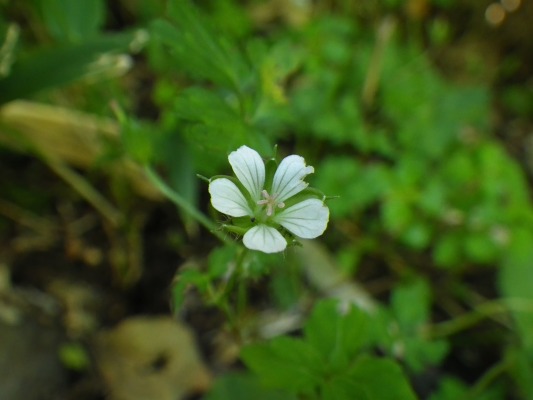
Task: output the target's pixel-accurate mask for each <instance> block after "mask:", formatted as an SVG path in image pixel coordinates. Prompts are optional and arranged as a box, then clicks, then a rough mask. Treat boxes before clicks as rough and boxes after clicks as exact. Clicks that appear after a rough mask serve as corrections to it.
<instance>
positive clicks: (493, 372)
mask: <svg viewBox="0 0 533 400" xmlns="http://www.w3.org/2000/svg"><path fill="white" fill-rule="evenodd" d="M511 365H512V363H511V362H510V360H509V359H504V360H502V361H500V362H499V363H497V364H495V365H493V366H492V368H490V369H489V370H488V371H487V372H486V373H485V374H483V376H482V377H481V378H479V379H478V380H477V382H476V383H475V384H474V386H472V387H471V388H470V390H469V391H468V393H467V394H466V395H465V396H463V397H462V398H461V400H473V399H477V398H478V397H479V395H480V394H481V393H483V392H484V391H485V390H486V389H487V388H488V387H489V385H490V384H491V383H492V382H494V380H496V378H498V376H500V375H503V374H504V373H505V372H506V371H507V370H508V369H509V368H510V367H511Z"/></svg>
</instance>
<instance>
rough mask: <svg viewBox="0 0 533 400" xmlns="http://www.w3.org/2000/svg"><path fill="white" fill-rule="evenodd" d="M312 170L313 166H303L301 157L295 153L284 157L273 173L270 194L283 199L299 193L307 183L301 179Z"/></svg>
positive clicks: (303, 162)
mask: <svg viewBox="0 0 533 400" xmlns="http://www.w3.org/2000/svg"><path fill="white" fill-rule="evenodd" d="M314 171H315V169H314V168H313V167H311V166H308V167H306V166H305V160H304V158H303V157H300V156H296V155H292V156H288V157H285V158H284V159H283V160H282V161H281V163H280V164H279V166H278V169H277V170H276V173H275V174H274V182H273V184H272V194H273V195H274V194H275V195H277V197H276V200H277V201H284V200H286V199H288V198H289V197H292V196H294V195H295V194H297V193H300V192H301V191H302V190H304V189H305V188H306V187H307V185H308V184H307V183H306V182H304V181H303V179H304V178H305V176H306V175H308V174H312V173H313V172H314Z"/></svg>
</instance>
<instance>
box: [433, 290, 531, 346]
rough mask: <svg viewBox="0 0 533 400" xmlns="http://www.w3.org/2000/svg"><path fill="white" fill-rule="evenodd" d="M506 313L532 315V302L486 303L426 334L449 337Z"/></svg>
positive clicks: (434, 337)
mask: <svg viewBox="0 0 533 400" xmlns="http://www.w3.org/2000/svg"><path fill="white" fill-rule="evenodd" d="M508 312H529V313H533V301H531V300H528V299H520V298H509V299H501V300H495V301H488V302H486V303H483V304H481V305H479V306H478V307H476V308H475V309H474V310H473V311H472V312H469V313H466V314H463V315H460V316H458V317H456V318H453V319H451V320H449V321H446V322H441V323H439V324H435V325H432V326H430V327H428V328H429V329H428V334H429V336H430V337H431V338H433V339H437V338H441V337H447V336H451V335H453V334H455V333H457V332H460V331H463V330H465V329H468V328H470V327H472V326H474V325H476V324H478V323H479V322H481V321H482V320H484V319H485V318H489V317H491V316H494V315H497V314H504V313H508Z"/></svg>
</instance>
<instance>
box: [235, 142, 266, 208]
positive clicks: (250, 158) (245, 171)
mask: <svg viewBox="0 0 533 400" xmlns="http://www.w3.org/2000/svg"><path fill="white" fill-rule="evenodd" d="M228 160H229V163H230V164H231V168H233V172H235V175H237V178H239V181H241V183H242V184H243V186H244V187H245V188H246V190H248V192H249V193H250V194H251V195H252V199H254V200H255V201H257V200H259V199H260V198H261V190H263V186H264V184H265V163H264V162H263V159H262V158H261V156H260V155H259V153H258V152H257V151H255V150H253V149H251V148H249V147H247V146H241V147H239V148H238V149H237V150H235V151H232V152H231V153H230V155H229V156H228Z"/></svg>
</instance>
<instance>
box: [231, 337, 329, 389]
mask: <svg viewBox="0 0 533 400" xmlns="http://www.w3.org/2000/svg"><path fill="white" fill-rule="evenodd" d="M241 358H242V359H243V361H244V362H245V364H246V365H247V366H248V367H249V368H250V369H251V370H252V371H254V372H255V373H256V374H257V375H258V376H259V378H260V379H261V382H263V383H264V384H265V385H267V386H271V387H275V388H282V389H287V390H290V391H291V392H300V393H309V392H311V391H313V389H314V388H316V387H317V386H318V384H319V380H320V375H321V374H320V370H321V367H322V360H321V357H320V355H319V353H318V352H317V351H316V350H315V349H314V348H313V347H312V346H311V345H310V344H308V343H306V342H303V341H302V340H299V339H294V338H289V337H278V338H276V339H273V340H271V341H269V342H267V343H260V344H254V345H250V346H247V347H245V348H244V349H243V351H242V353H241Z"/></svg>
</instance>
